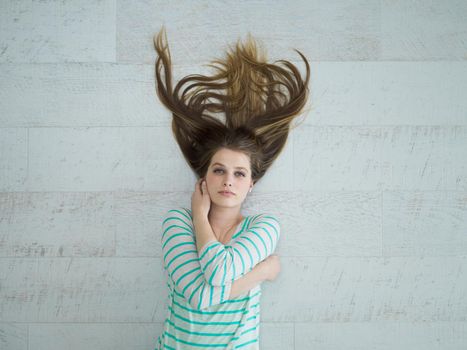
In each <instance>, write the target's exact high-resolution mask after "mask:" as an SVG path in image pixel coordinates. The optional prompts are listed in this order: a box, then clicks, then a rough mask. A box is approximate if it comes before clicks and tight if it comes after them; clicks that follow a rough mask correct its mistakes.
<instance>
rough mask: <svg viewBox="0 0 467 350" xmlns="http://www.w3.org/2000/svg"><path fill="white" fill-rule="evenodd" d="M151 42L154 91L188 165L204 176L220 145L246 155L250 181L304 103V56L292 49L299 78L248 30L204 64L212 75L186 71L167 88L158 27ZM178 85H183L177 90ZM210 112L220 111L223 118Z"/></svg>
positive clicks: (164, 46) (274, 153)
mask: <svg viewBox="0 0 467 350" xmlns="http://www.w3.org/2000/svg"><path fill="white" fill-rule="evenodd" d="M163 38H164V39H165V40H163ZM164 41H165V42H164ZM154 47H155V49H156V51H157V54H158V56H159V57H158V58H157V59H156V63H155V75H156V82H157V95H158V97H159V99H160V101H161V102H162V103H163V104H164V105H165V106H166V107H167V108H168V109H169V110H170V111H171V112H172V116H173V119H172V132H173V134H174V136H175V139H176V141H177V143H178V145H179V147H180V149H181V151H182V153H183V156H184V157H185V159H186V161H187V162H188V164H189V165H190V167H191V168H192V169H193V171H194V172H195V173H196V174H197V176H198V177H204V176H205V175H206V172H207V169H208V167H209V164H210V162H211V158H212V157H213V155H214V154H215V153H216V151H218V150H219V149H220V148H227V149H231V150H234V151H240V152H243V153H244V154H246V155H248V156H249V158H250V165H251V176H252V180H253V182H254V183H256V182H257V181H258V180H259V179H260V178H261V177H263V175H264V174H265V173H266V170H267V169H268V168H269V167H270V166H271V164H272V163H273V162H274V160H275V159H276V158H277V157H278V155H279V154H280V153H281V152H282V150H283V148H284V145H285V144H286V141H287V136H288V133H289V130H290V126H291V122H292V120H293V119H294V118H295V117H296V116H298V115H299V113H300V112H301V110H302V109H303V107H304V105H305V103H306V100H307V97H308V95H309V91H308V81H309V78H310V66H309V64H308V61H307V59H306V58H305V56H304V55H303V54H302V53H301V52H300V51H298V50H296V49H294V50H295V51H296V52H298V54H299V55H300V56H301V57H302V59H303V61H304V62H305V66H306V77H305V81H303V79H302V77H301V75H300V73H299V71H298V70H297V68H296V67H295V66H294V65H293V64H292V63H290V62H289V61H286V60H279V61H275V62H280V63H283V66H284V67H282V66H281V65H279V64H271V63H267V61H266V57H265V55H262V54H261V52H259V50H258V49H257V46H256V43H255V40H254V39H253V38H252V37H251V34H250V33H248V38H247V40H246V42H245V43H244V44H242V43H241V42H239V41H237V43H236V45H235V48H234V49H232V48H231V47H230V46H229V48H230V49H231V50H230V51H227V55H226V57H225V58H224V59H222V60H220V59H216V60H213V61H211V63H213V64H209V65H208V66H210V67H213V68H215V69H216V70H217V74H213V75H212V76H205V75H200V74H190V75H187V76H186V77H184V78H183V79H181V80H180V81H179V82H178V83H177V85H176V86H175V89H173V87H172V72H171V65H172V61H171V58H170V51H169V47H168V43H167V35H166V32H165V28H164V26H162V29H161V31H160V32H159V33H158V34H156V35H155V36H154ZM216 63H217V64H218V65H219V66H216V65H215V64H216ZM162 71H163V73H164V74H163V75H164V77H162ZM184 84H189V85H188V86H187V87H185V88H183V89H182V87H183V85H184ZM210 113H223V114H225V121H221V120H219V119H218V118H217V117H215V116H214V115H212V114H210Z"/></svg>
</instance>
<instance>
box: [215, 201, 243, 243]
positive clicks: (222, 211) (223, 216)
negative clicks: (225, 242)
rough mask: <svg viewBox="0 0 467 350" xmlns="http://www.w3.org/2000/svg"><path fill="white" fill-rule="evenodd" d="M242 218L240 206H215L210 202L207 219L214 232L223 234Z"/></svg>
mask: <svg viewBox="0 0 467 350" xmlns="http://www.w3.org/2000/svg"><path fill="white" fill-rule="evenodd" d="M242 219H243V217H242V214H241V213H240V206H238V207H231V208H228V207H217V206H215V205H214V203H211V209H210V210H209V214H208V220H209V223H210V224H211V227H212V228H213V230H214V231H215V234H221V235H222V234H225V233H226V231H227V230H229V228H233V227H235V226H237V225H238V224H239V223H240V222H241V220H242ZM218 238H219V237H218Z"/></svg>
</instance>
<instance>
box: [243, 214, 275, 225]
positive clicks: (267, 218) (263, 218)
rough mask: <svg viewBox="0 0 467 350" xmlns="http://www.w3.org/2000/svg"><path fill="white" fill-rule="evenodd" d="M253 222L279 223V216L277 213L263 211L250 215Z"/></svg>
mask: <svg viewBox="0 0 467 350" xmlns="http://www.w3.org/2000/svg"><path fill="white" fill-rule="evenodd" d="M249 216H250V217H251V218H252V221H253V222H274V223H277V224H279V218H278V216H277V215H276V214H274V213H270V212H262V213H258V214H254V215H249Z"/></svg>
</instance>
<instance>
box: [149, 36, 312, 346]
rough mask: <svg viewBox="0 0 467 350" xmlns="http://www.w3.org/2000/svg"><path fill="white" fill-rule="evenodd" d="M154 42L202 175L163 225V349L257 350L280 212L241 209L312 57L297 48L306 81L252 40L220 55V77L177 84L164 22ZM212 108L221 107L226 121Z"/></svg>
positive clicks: (294, 104) (274, 270) (177, 122)
mask: <svg viewBox="0 0 467 350" xmlns="http://www.w3.org/2000/svg"><path fill="white" fill-rule="evenodd" d="M163 38H165V43H164V40H163ZM154 46H155V48H156V51H157V54H158V56H159V57H158V58H157V60H156V67H155V68H156V72H155V73H156V82H157V94H158V97H159V99H160V100H161V102H162V103H163V104H164V105H165V106H166V107H167V108H168V109H169V110H170V111H171V112H172V116H173V119H172V132H173V134H174V136H175V139H176V141H177V143H178V145H179V147H180V149H181V151H182V153H183V156H184V157H185V159H186V161H187V162H188V164H189V165H190V167H191V169H193V171H194V172H195V173H196V175H197V177H198V178H199V180H198V181H197V182H196V184H195V188H194V192H193V194H192V197H191V208H184V207H177V208H173V209H170V210H168V211H167V212H166V213H165V217H164V220H163V222H162V238H161V242H162V261H163V264H164V271H165V272H166V275H167V286H168V288H169V299H168V311H167V318H166V320H165V323H164V330H163V333H162V334H161V335H160V336H159V337H158V339H157V345H156V349H208V348H209V349H210V348H215V349H237V348H240V349H245V350H246V349H259V329H260V327H259V326H260V296H261V287H260V286H261V283H262V282H263V281H267V280H268V281H273V280H274V279H275V278H276V276H277V275H278V273H279V271H280V263H279V258H278V256H277V255H275V254H273V253H274V251H275V249H276V246H277V243H278V240H279V236H280V226H279V221H278V218H277V217H276V216H275V215H272V214H270V213H258V214H256V215H249V216H243V215H242V214H241V207H242V204H243V202H244V201H245V199H246V197H247V195H248V194H249V193H251V191H252V189H253V187H254V185H255V184H256V183H257V181H258V180H259V179H261V178H262V177H263V175H264V174H265V173H266V170H267V169H268V168H269V167H270V166H271V164H272V163H273V162H274V160H275V159H276V158H277V156H278V155H279V154H280V153H281V151H282V149H283V147H284V145H285V143H286V141H287V136H288V133H289V130H290V124H291V122H292V120H293V119H294V118H295V117H296V116H297V115H299V113H300V112H301V110H302V109H303V107H304V105H305V103H306V100H307V97H308V87H307V85H308V81H309V74H310V69H309V64H308V61H307V60H306V58H305V57H304V56H303V55H302V54H301V53H300V52H299V51H298V50H295V51H297V52H298V53H299V54H300V56H301V57H302V59H303V60H304V62H305V65H306V77H305V80H304V81H303V79H302V78H301V76H300V74H299V71H298V70H297V68H296V67H295V66H294V65H293V64H292V63H290V62H288V61H285V60H280V61H279V62H282V63H283V64H284V66H285V68H284V67H281V66H280V65H278V64H269V63H267V62H266V59H265V58H264V57H262V56H261V55H260V53H259V51H258V50H257V48H256V44H255V41H254V40H253V39H252V38H251V36H249V38H248V40H247V42H246V43H245V44H241V43H237V45H236V47H235V49H234V50H231V51H230V52H228V53H227V57H226V58H225V59H224V60H215V61H213V63H219V64H220V67H216V66H213V67H214V68H215V69H217V74H214V75H212V76H203V75H189V76H187V77H185V78H183V79H182V80H180V82H179V83H178V84H177V85H176V86H175V89H173V87H172V74H171V59H170V52H169V49H168V44H167V36H166V34H165V29H164V28H162V30H161V31H160V32H159V34H158V35H157V36H155V38H154ZM162 70H163V71H164V77H162ZM187 82H191V84H190V85H189V86H188V87H186V88H185V89H183V91H182V93H181V94H180V93H179V92H180V90H181V88H182V86H183V85H184V84H185V83H187ZM221 92H223V93H221ZM210 112H211V113H219V112H221V113H223V115H224V116H225V121H221V120H219V119H218V118H216V117H215V116H214V115H213V114H211V113H210Z"/></svg>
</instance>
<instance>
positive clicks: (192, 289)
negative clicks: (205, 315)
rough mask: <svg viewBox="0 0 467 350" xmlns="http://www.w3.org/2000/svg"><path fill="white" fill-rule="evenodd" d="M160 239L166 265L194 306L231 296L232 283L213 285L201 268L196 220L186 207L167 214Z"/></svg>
mask: <svg viewBox="0 0 467 350" xmlns="http://www.w3.org/2000/svg"><path fill="white" fill-rule="evenodd" d="M161 243H162V255H163V262H164V269H165V270H166V271H167V274H168V276H169V278H170V279H171V280H172V281H173V284H174V285H175V288H176V290H177V291H179V292H180V293H181V294H183V295H184V296H185V298H186V300H187V301H188V303H189V304H190V305H191V306H192V307H193V308H195V309H198V310H201V309H204V308H207V307H209V306H212V305H217V304H221V303H223V302H224V301H225V300H228V298H229V296H230V290H231V284H227V283H226V284H225V285H223V286H213V285H210V284H209V283H208V282H207V281H206V279H205V276H204V274H203V272H202V271H201V266H200V263H199V258H198V251H197V249H196V243H195V237H194V230H193V224H192V220H191V218H190V214H189V213H188V212H187V210H186V209H184V208H179V209H173V210H169V211H168V212H167V213H166V214H165V217H164V221H163V222H162V238H161Z"/></svg>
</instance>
